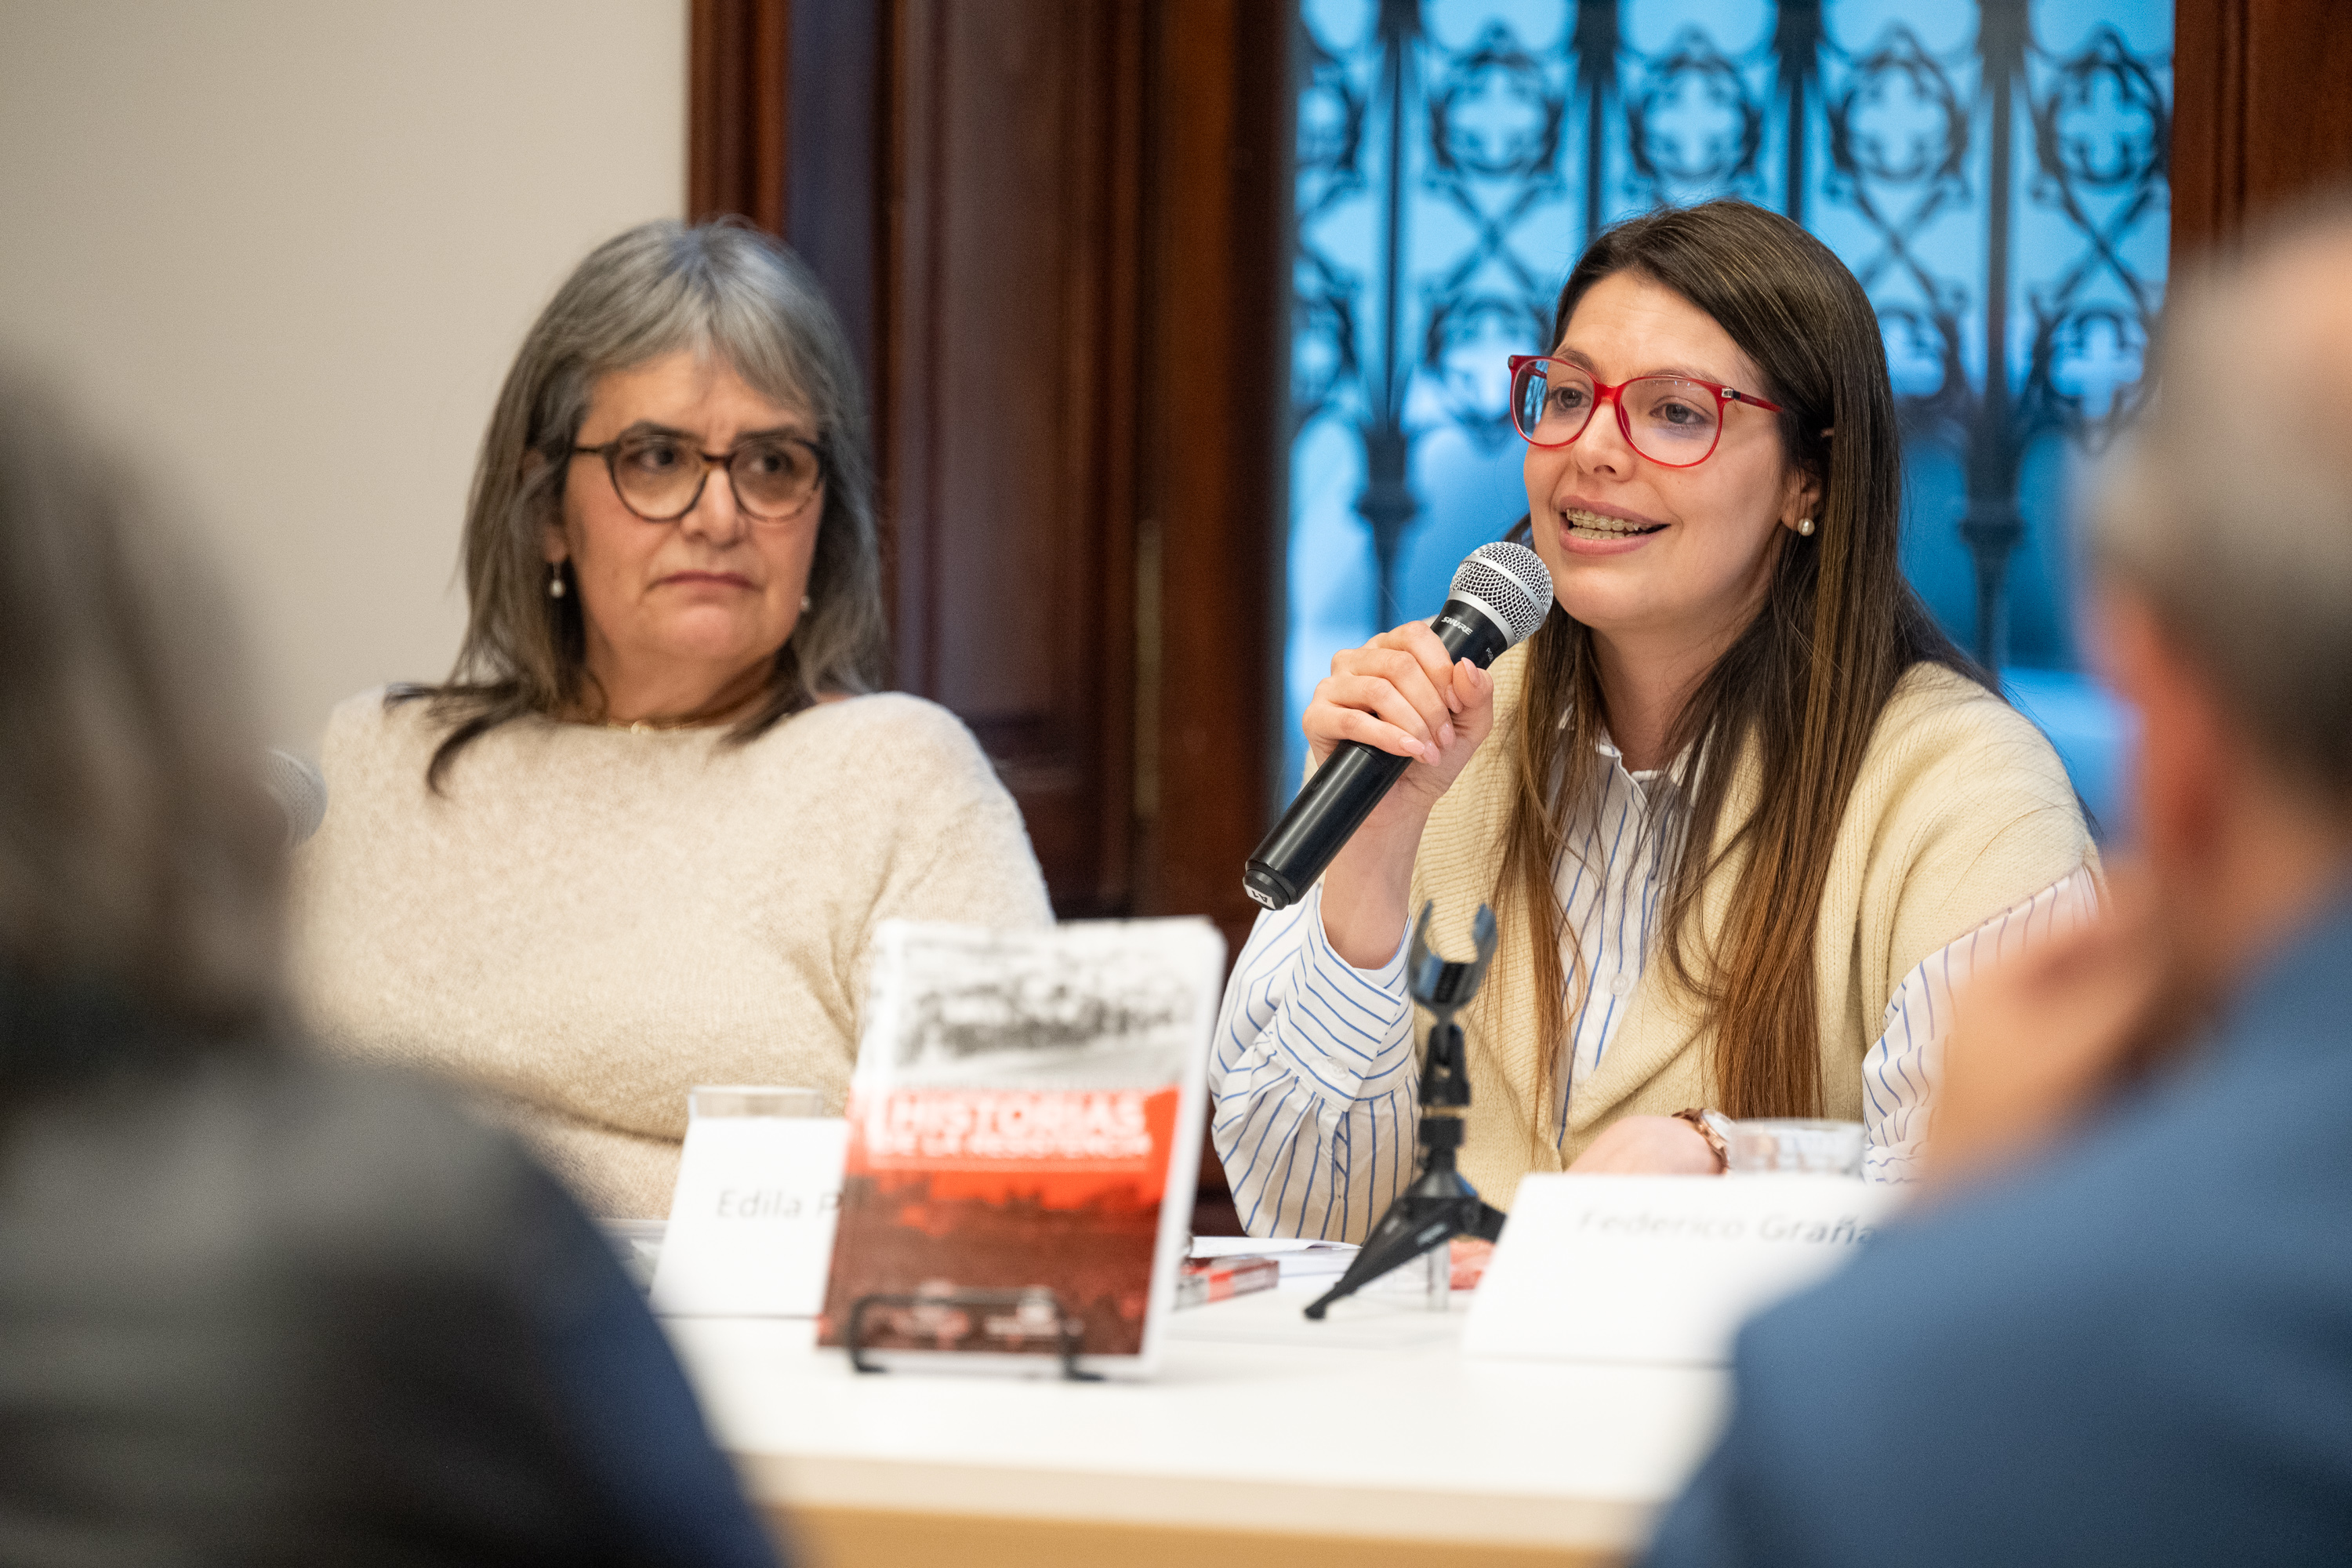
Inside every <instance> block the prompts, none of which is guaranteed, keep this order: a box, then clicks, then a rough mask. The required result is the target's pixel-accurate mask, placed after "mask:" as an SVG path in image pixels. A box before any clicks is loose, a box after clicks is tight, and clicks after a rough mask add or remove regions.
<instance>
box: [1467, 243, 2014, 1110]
mask: <svg viewBox="0 0 2352 1568" xmlns="http://www.w3.org/2000/svg"><path fill="white" fill-rule="evenodd" d="M1620 272H1631V273H1633V274H1636V275H1638V276H1640V277H1642V278H1644V279H1649V280H1651V281H1653V282H1655V283H1658V284H1660V285H1662V286H1663V287H1664V288H1667V289H1673V290H1674V291H1675V293H1677V294H1680V295H1681V296H1682V297H1683V298H1684V299H1685V300H1689V301H1690V302H1691V303H1692V304H1693V305H1696V307H1697V308H1698V309H1700V310H1704V311H1706V314H1707V315H1709V316H1711V317H1713V318H1714V320H1715V321H1716V322H1717V324H1718V325H1720V326H1721V327H1722V328H1723V330H1724V331H1726V332H1727V333H1728V334H1730V337H1731V340H1732V342H1735V343H1737V344H1738V345H1739V348H1740V350H1741V352H1743V353H1746V354H1747V355H1748V358H1749V359H1750V360H1752V361H1754V362H1755V363H1756V364H1757V366H1758V367H1759V369H1760V370H1761V371H1762V373H1763V375H1764V379H1765V384H1764V386H1763V388H1762V389H1761V391H1762V395H1763V396H1765V397H1767V398H1769V400H1771V401H1772V402H1775V403H1779V404H1780V405H1783V406H1784V407H1785V408H1786V409H1787V410H1788V412H1787V413H1785V414H1782V415H1780V416H1779V421H1778V422H1779V425H1780V437H1781V442H1782V447H1783V450H1784V451H1785V452H1786V453H1787V455H1788V457H1789V459H1790V462H1792V463H1794V464H1795V465H1797V466H1798V468H1800V469H1801V471H1803V472H1805V473H1807V474H1809V475H1811V477H1813V478H1814V479H1817V480H1818V481H1819V483H1820V485H1821V496H1822V499H1821V504H1820V507H1819V509H1818V510H1816V512H1815V514H1814V515H1815V518H1816V520H1817V528H1816V530H1815V531H1814V533H1813V534H1812V535H1811V537H1810V538H1800V537H1797V536H1794V535H1791V536H1790V538H1789V539H1788V540H1787V541H1786V542H1785V545H1784V548H1783V549H1782V550H1781V552H1780V560H1779V563H1778V564H1777V566H1776V567H1775V569H1774V572H1773V575H1772V580H1771V583H1770V585H1769V588H1768V590H1767V592H1766V595H1765V600H1764V604H1763V607H1762V608H1761V610H1760V611H1759V613H1758V614H1757V616H1756V618H1755V619H1754V620H1753V621H1752V622H1751V623H1750V624H1749V625H1748V627H1747V628H1746V630H1744V631H1743V632H1742V633H1741V634H1740V635H1739V637H1738V638H1737V640H1735V641H1734V642H1733V643H1732V645H1731V647H1729V648H1728V649H1727V650H1726V652H1725V653H1724V654H1723V656H1722V658H1719V659H1717V662H1716V664H1715V667H1714V668H1712V669H1710V670H1709V671H1708V672H1707V674H1706V677H1705V678H1704V679H1702V680H1701V681H1700V682H1699V684H1698V686H1697V688H1696V690H1694V691H1693V693H1692V694H1691V697H1690V699H1689V700H1688V701H1687V702H1686V703H1685V705H1684V708H1683V710H1682V712H1681V714H1680V716H1679V717H1678V718H1677V720H1676V721H1675V724H1674V726H1673V728H1672V731H1671V732H1670V735H1669V738H1668V743H1667V751H1668V753H1669V754H1670V755H1675V756H1688V757H1691V758H1693V759H1695V762H1696V766H1695V769H1694V770H1693V771H1692V773H1690V774H1689V775H1688V778H1689V784H1690V790H1691V795H1690V800H1689V806H1688V815H1687V816H1686V818H1685V824H1684V827H1683V836H1682V845H1683V848H1682V852H1681V853H1680V854H1679V855H1678V856H1677V857H1676V858H1675V863H1674V869H1673V870H1672V872H1671V873H1670V875H1669V878H1668V882H1667V890H1666V894H1665V897H1664V902H1663V908H1664V921H1663V925H1662V928H1661V931H1660V937H1661V941H1662V944H1663V946H1662V953H1663V956H1664V961H1665V962H1666V963H1669V964H1670V965H1671V966H1672V969H1671V973H1672V974H1673V976H1674V978H1675V980H1676V981H1677V982H1678V983H1680V984H1684V985H1685V986H1688V987H1689V988H1690V989H1691V990H1692V991H1693V992H1694V993H1695V994H1696V995H1698V996H1699V997H1700V998H1701V999H1702V1000H1703V1003H1704V1005H1705V1007H1706V1016H1707V1018H1708V1020H1709V1022H1711V1023H1712V1025H1713V1026H1714V1033H1715V1041H1714V1048H1713V1051H1712V1054H1711V1056H1710V1058H1709V1060H1708V1063H1707V1074H1708V1077H1709V1079H1710V1083H1711V1089H1712V1092H1713V1098H1714V1100H1715V1103H1716V1104H1717V1105H1718V1106H1719V1107H1720V1108H1721V1109H1722V1110H1725V1111H1727V1113H1729V1114H1730V1115H1733V1116H1802V1115H1817V1114H1819V1113H1820V1110H1821V1108H1822V1071H1821V1047H1820V1037H1819V1034H1820V1031H1819V1023H1818V1019H1817V1017H1816V1009H1815V1002H1814V981H1813V942H1814V934H1815V926H1816V925H1817V923H1818V921H1819V919H1820V906H1821V899H1822V889H1823V887H1824V885H1825V884H1826V882H1827V880H1828V877H1829V865H1830V855H1831V851H1832V847H1833V846H1834V844H1835V841H1836V836H1837V829H1838V824H1839V820H1840V818H1841V817H1842V816H1843V814H1844V808H1845V802H1846V798H1847V796H1848V795H1851V794H1852V793H1853V785H1854V780H1855V778H1856V776H1857V774H1858V773H1860V772H1861V768H1862V759H1863V753H1864V749H1865V748H1866V747H1867V746H1868V745H1869V743H1870V738H1871V732H1872V731H1873V730H1874V728H1875V727H1876V725H1877V722H1878V716H1879V713H1880V710H1882V709H1884V708H1885V705H1886V701H1887V699H1888V698H1889V697H1890V696H1892V695H1893V693H1894V690H1895V683H1896V682H1897V681H1898V680H1900V679H1902V676H1903V673H1904V671H1905V670H1906V669H1908V668H1911V666H1912V665H1914V664H1916V663H1918V662H1920V661H1922V660H1932V661H1935V662H1937V663H1940V664H1945V665H1948V666H1950V667H1951V668H1955V669H1958V670H1960V671H1962V672H1964V673H1967V674H1969V675H1971V676H1973V677H1975V678H1977V679H1982V676H1981V675H1980V674H1979V672H1978V671H1977V669H1976V668H1975V667H1974V666H1973V665H1972V664H1971V663H1970V662H1969V660H1968V659H1967V658H1966V657H1965V656H1963V655H1962V654H1961V653H1960V652H1959V650H1958V648H1956V647H1953V646H1952V643H1951V641H1950V639H1949V638H1948V637H1945V636H1944V634H1943V633H1942V632H1941V631H1940V630H1939V629H1938V628H1937V626H1936V623H1935V621H1934V619H1933V618H1932V617H1931V616H1929V615H1928V613H1927V607H1926V606H1925V605H1922V604H1921V603H1920V601H1919V598H1918V595H1916V594H1915V593H1913V592H1912V590H1911V586H1910V584H1908V583H1907V582H1906V581H1905V579H1904V576H1903V571H1902V566H1901V563H1900V562H1899V560H1898V558H1897V552H1896V534H1897V529H1898V524H1899V521H1900V515H1901V510H1902V497H1903V476H1902V454H1901V448H1900V447H1899V444H1898V437H1897V431H1896V427H1895V397H1894V392H1893V389H1892V387H1891V386H1890V385H1889V384H1888V382H1887V375H1886V353H1885V344H1884V342H1882V340H1881V338H1880V336H1879V329H1878V318H1877V316H1876V314H1875V313H1874V311H1873V310H1872V309H1871V305H1870V300H1869V298H1868V297H1867V296H1866V295H1864V292H1863V290H1862V285H1861V284H1860V283H1858V282H1857V281H1855V279H1854V277H1853V273H1851V272H1849V271H1848V270H1847V269H1846V268H1845V266H1844V264H1843V263H1842V262H1840V261H1839V260H1838V258H1836V257H1835V256H1834V255H1832V254H1831V252H1830V250H1829V248H1828V247H1826V246H1824V245H1822V242H1821V241H1820V240H1818V239H1815V238H1814V237H1812V236H1811V235H1810V234H1807V233H1806V232H1805V231H1804V230H1803V229H1802V228H1801V227H1799V226H1797V225H1796V224H1794V223H1791V222H1790V220H1789V219H1787V218H1785V217H1783V216H1780V215H1779V214H1777V213H1771V212H1767V211H1765V210H1764V209H1762V208H1760V207H1757V206H1752V205H1748V203H1745V202H1736V201H1716V202H1708V203H1706V204H1705V205H1700V206H1695V207H1687V208H1679V209H1675V208H1670V209H1666V210H1663V211H1659V212H1654V213H1650V214H1647V215H1645V216H1642V217H1637V218H1634V219H1633V220H1631V221H1629V222H1627V223H1623V224H1621V225H1619V226H1616V227H1615V228H1612V229H1610V230H1608V231H1607V232H1606V233H1604V234H1602V235H1601V237H1599V238H1598V239H1596V240H1594V241H1593V243H1592V245H1591V247H1589V248H1588V249H1587V250H1586V251H1585V253H1584V256H1583V258H1581V259H1580V260H1579V261H1578V263H1577V264H1576V270H1575V271H1573V272H1571V273H1570V275H1569V279H1568V283H1567V286H1566V287H1564V288H1563V289H1561V290H1560V295H1559V306H1558V308H1557V309H1556V310H1554V312H1553V315H1552V335H1551V341H1552V342H1553V343H1554V344H1557V343H1559V341H1560V339H1561V337H1562V335H1563V334H1564V333H1565V332H1566V331H1567V329H1568V322H1569V319H1570V317H1571V316H1573V315H1574V314H1575V311H1576V307H1577V304H1578V302H1579V301H1580V300H1582V299H1583V298H1584V296H1585V294H1586V292H1587V291H1588V290H1590V289H1591V288H1592V286H1593V285H1594V284H1596V283H1598V282H1600V281H1601V279H1604V278H1608V277H1611V276H1612V275H1614V274H1617V273H1620ZM1524 690H1525V695H1524V697H1523V699H1522V700H1521V702H1520V705H1519V707H1518V709H1517V713H1516V715H1515V717H1514V718H1513V719H1512V721H1510V724H1509V734H1508V735H1507V738H1506V739H1505V741H1504V743H1505V744H1506V745H1507V747H1509V748H1510V754H1511V756H1512V758H1513V761H1514V764H1515V771H1516V775H1517V776H1516V781H1515V784H1514V789H1513V795H1514V799H1513V802H1512V806H1511V814H1510V823H1509V826H1508V828H1507V832H1506V837H1505V840H1504V855H1503V863H1502V868H1501V872H1500V875H1499V877H1498V879H1497V880H1498V886H1497V888H1496V902H1497V904H1498V906H1507V907H1513V908H1516V909H1517V910H1520V911H1522V913H1523V914H1524V915H1525V916H1526V917H1527V918H1523V919H1521V920H1519V921H1514V922H1510V923H1511V924H1512V926H1513V927H1514V929H1517V930H1519V931H1524V932H1525V933H1526V936H1525V938H1524V940H1527V941H1529V942H1533V943H1534V949H1535V952H1534V958H1535V974H1536V977H1537V992H1536V994H1538V996H1547V997H1552V996H1558V997H1565V996H1566V994H1567V988H1568V979H1569V977H1568V975H1567V973H1566V972H1565V971H1564V969H1563V968H1562V965H1561V962H1560V945H1561V943H1560V938H1561V936H1562V935H1563V934H1564V932H1565V930H1566V925H1567V912H1566V910H1564V909H1563V908H1562V907H1561V905H1560V901H1559V894H1558V892H1557V890H1556V889H1555V888H1554V885H1553V874H1554V869H1555V868H1556V867H1557V866H1558V865H1559V861H1560V858H1561V857H1562V856H1563V855H1565V854H1568V853H1570V852H1571V851H1570V846H1569V845H1568V843H1567V841H1566V821H1567V817H1568V814H1569V804H1570V803H1571V802H1574V801H1576V800H1578V799H1579V798H1580V797H1581V795H1583V794H1584V792H1588V791H1590V790H1591V789H1593V788H1594V787H1596V786H1597V783H1598V777H1597V767H1598V764H1597V763H1596V762H1595V760H1594V759H1595V756H1596V752H1595V749H1594V748H1595V743H1596V742H1598V740H1599V739H1600V737H1601V733H1602V731H1603V727H1604V726H1605V725H1606V723H1607V719H1608V714H1607V707H1606V704H1605V703H1604V701H1603V700H1602V698H1601V679H1600V670H1599V667H1598V664H1597V662H1596V660H1595V657H1594V649H1593V643H1592V633H1591V628H1589V627H1587V626H1584V625H1582V624H1581V623H1580V622H1578V621H1577V620H1576V619H1574V618H1573V617H1572V616H1570V615H1569V614H1568V613H1567V612H1566V611H1565V610H1563V609H1561V608H1560V607H1559V605H1557V604H1555V605H1553V606H1552V609H1551V613H1550V615H1549V617H1548V618H1547V619H1546V621H1545V623H1544V625H1543V626H1542V627H1541V628H1540V629H1539V630H1538V631H1537V633H1536V635H1535V637H1534V638H1533V639H1532V641H1531V646H1530V647H1529V649H1528V666H1527V671H1526V683H1525V688H1524ZM1743 760H1744V762H1745V764H1746V765H1748V766H1753V767H1756V768H1758V769H1759V770H1760V776H1761V777H1762V778H1763V780H1764V781H1765V787H1764V789H1763V791H1762V792H1761V795H1760V797H1759V799H1758V801H1757V803H1756V806H1755V810H1754V811H1753V813H1752V814H1751V815H1749V816H1748V818H1747V819H1746V820H1745V821H1743V822H1739V823H1737V824H1727V823H1726V822H1725V821H1724V816H1725V811H1726V807H1727V800H1728V796H1729V794H1730V789H1731V784H1732V780H1733V775H1734V774H1735V773H1738V771H1740V767H1741V765H1742V763H1743ZM1726 827H1729V828H1730V829H1731V831H1729V832H1728V833H1726V832H1724V831H1723V830H1724V829H1725V828H1726ZM1726 862H1737V863H1738V881H1737V883H1736V885H1735V888H1734V890H1733V893H1732V896H1731V900H1730V904H1729V908H1728V910H1727V916H1726V919H1725V921H1724V924H1723V928H1722V929H1721V930H1720V931H1706V932H1703V931H1700V930H1699V929H1698V927H1699V924H1700V909H1701V898H1702V894H1703V891H1704V889H1705V888H1706V883H1707V880H1708V879H1709V878H1710V877H1712V876H1713V875H1714V874H1715V873H1716V871H1717V868H1719V867H1721V866H1723V865H1724V864H1725V863H1726ZM1579 968H1580V969H1581V965H1579ZM1577 984H1579V985H1584V984H1589V977H1588V976H1584V975H1582V974H1581V973H1580V974H1579V975H1578V976H1577ZM1566 1012H1567V1009H1559V1010H1555V1009H1553V1008H1550V1007H1543V1008H1539V1009H1538V1035H1537V1046H1538V1051H1537V1060H1538V1062H1539V1063H1541V1064H1542V1065H1541V1068H1540V1069H1539V1070H1540V1072H1541V1074H1542V1080H1541V1081H1540V1082H1538V1085H1537V1096H1536V1101H1535V1103H1536V1104H1537V1106H1538V1108H1539V1109H1538V1112H1537V1115H1538V1118H1539V1119H1541V1118H1547V1117H1549V1115H1550V1114H1551V1110H1550V1108H1551V1107H1552V1105H1553V1104H1554V1103H1555V1100H1556V1099H1557V1096H1558V1090H1559V1079H1558V1076H1557V1075H1558V1074H1559V1070H1560V1068H1559V1056H1560V1050H1561V1046H1562V1041H1563V1037H1564V1032H1565V1014H1566ZM1535 1131H1536V1134H1537V1136H1538V1137H1541V1136H1545V1135H1547V1134H1549V1133H1551V1132H1552V1131H1554V1130H1553V1129H1551V1128H1549V1127H1547V1126H1542V1125H1539V1126H1538V1128H1537V1129H1536V1130H1535Z"/></svg>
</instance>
